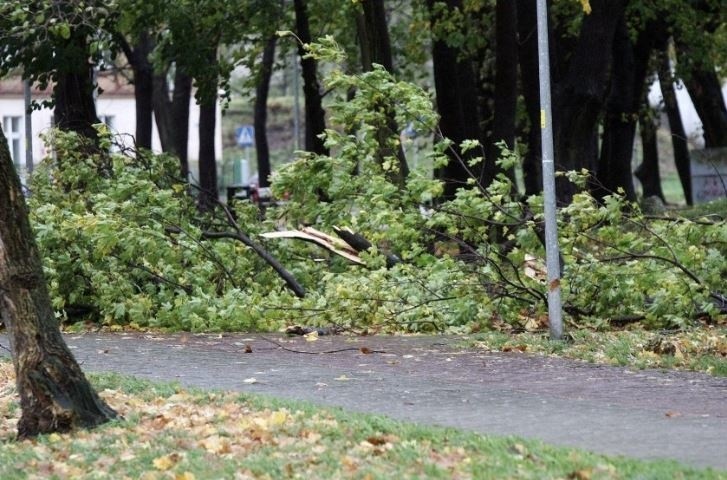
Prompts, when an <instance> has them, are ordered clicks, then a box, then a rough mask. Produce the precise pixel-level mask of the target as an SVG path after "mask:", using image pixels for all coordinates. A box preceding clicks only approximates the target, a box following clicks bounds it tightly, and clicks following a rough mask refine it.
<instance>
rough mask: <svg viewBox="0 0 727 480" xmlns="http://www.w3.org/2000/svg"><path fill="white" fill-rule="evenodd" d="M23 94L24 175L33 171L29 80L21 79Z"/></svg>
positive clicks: (28, 174)
mask: <svg viewBox="0 0 727 480" xmlns="http://www.w3.org/2000/svg"><path fill="white" fill-rule="evenodd" d="M23 96H24V97H25V169H26V171H27V173H26V176H30V174H31V173H33V123H32V121H31V120H32V118H31V115H32V111H31V109H30V102H31V97H30V80H23Z"/></svg>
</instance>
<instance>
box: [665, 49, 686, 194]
mask: <svg viewBox="0 0 727 480" xmlns="http://www.w3.org/2000/svg"><path fill="white" fill-rule="evenodd" d="M659 57H660V58H659V83H660V85H661V94H662V96H663V97H664V109H665V110H666V115H667V117H668V118H669V129H670V130H671V144H672V147H673V149H674V163H675V164H676V167H677V173H678V174H679V181H680V182H681V184H682V190H683V191H684V200H685V201H686V203H687V205H691V204H692V181H691V173H690V167H689V146H688V145H687V134H686V132H685V131H684V125H683V124H682V117H681V114H680V113H679V104H678V103H677V96H676V93H675V92H674V81H673V77H672V74H671V66H670V65H669V54H668V53H667V51H666V50H663V51H661V52H659Z"/></svg>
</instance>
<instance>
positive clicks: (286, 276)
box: [202, 230, 305, 298]
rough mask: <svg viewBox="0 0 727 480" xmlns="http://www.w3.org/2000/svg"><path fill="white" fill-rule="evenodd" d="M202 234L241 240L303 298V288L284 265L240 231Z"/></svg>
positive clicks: (208, 236) (297, 295)
mask: <svg viewBox="0 0 727 480" xmlns="http://www.w3.org/2000/svg"><path fill="white" fill-rule="evenodd" d="M202 236H203V237H204V238H231V239H233V240H238V241H240V242H242V243H243V244H244V245H246V246H248V247H250V249H252V250H253V251H254V252H255V253H256V254H257V255H258V256H259V257H260V258H262V259H263V260H265V262H266V263H267V264H268V265H270V266H271V267H272V268H273V270H275V272H276V273H277V274H278V275H279V276H280V278H282V279H283V281H285V284H286V285H287V286H288V288H290V289H291V290H292V291H293V293H295V296H296V297H298V298H303V297H304V296H305V288H303V286H302V285H301V284H300V283H298V280H296V279H295V277H294V276H293V275H292V274H291V273H290V272H288V271H287V270H286V269H285V267H283V266H282V265H281V264H280V262H278V260H277V259H276V258H275V257H273V256H272V255H270V253H268V251H267V250H265V249H263V248H262V247H261V246H259V245H258V244H256V243H255V242H253V241H252V240H251V239H250V237H248V236H247V235H245V234H244V233H242V231H239V230H238V232H237V233H233V232H202Z"/></svg>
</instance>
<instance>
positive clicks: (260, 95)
mask: <svg viewBox="0 0 727 480" xmlns="http://www.w3.org/2000/svg"><path fill="white" fill-rule="evenodd" d="M277 38H278V37H277V36H276V35H273V36H272V37H270V38H269V39H268V41H267V42H266V43H265V49H264V50H263V59H262V65H261V66H260V77H259V79H258V83H257V86H256V87H255V114H254V124H255V149H256V150H257V173H258V186H259V187H261V188H267V187H269V186H270V149H269V147H268V133H267V119H268V92H269V91H270V77H272V74H273V62H274V61H275V42H276V41H277Z"/></svg>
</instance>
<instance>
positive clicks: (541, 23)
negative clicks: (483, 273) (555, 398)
mask: <svg viewBox="0 0 727 480" xmlns="http://www.w3.org/2000/svg"><path fill="white" fill-rule="evenodd" d="M537 2H538V3H537V15H538V60H539V61H538V74H539V77H540V134H541V143H542V161H543V193H544V203H545V258H546V268H547V270H548V321H549V322H548V323H549V324H550V338H552V339H554V340H560V339H561V338H562V337H563V319H562V312H561V301H560V258H559V257H560V255H559V250H558V224H557V221H556V204H555V171H554V170H555V168H554V165H553V120H552V119H553V112H552V109H551V100H550V55H549V47H548V9H547V5H546V0H537Z"/></svg>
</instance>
